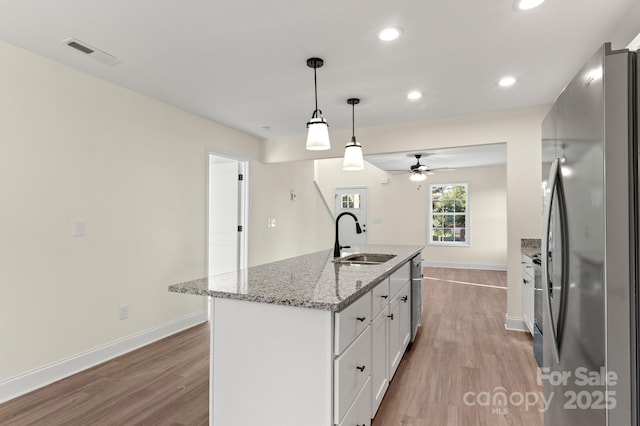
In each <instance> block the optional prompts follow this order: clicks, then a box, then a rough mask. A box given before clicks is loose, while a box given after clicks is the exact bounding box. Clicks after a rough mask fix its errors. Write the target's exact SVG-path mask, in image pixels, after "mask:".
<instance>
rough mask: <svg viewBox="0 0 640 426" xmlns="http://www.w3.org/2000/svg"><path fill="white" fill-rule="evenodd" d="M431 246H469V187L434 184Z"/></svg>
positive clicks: (463, 184) (431, 195)
mask: <svg viewBox="0 0 640 426" xmlns="http://www.w3.org/2000/svg"><path fill="white" fill-rule="evenodd" d="M430 187H431V191H430V198H431V203H430V204H431V211H430V213H431V214H430V215H429V217H430V219H429V222H430V227H429V228H430V232H431V237H430V238H429V244H433V245H438V244H441V245H461V246H468V245H469V221H468V219H469V185H468V184H466V183H457V184H443V183H437V184H432V185H431V186H430Z"/></svg>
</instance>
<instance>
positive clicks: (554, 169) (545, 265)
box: [542, 158, 560, 364]
mask: <svg viewBox="0 0 640 426" xmlns="http://www.w3.org/2000/svg"><path fill="white" fill-rule="evenodd" d="M559 168H560V159H558V158H556V159H555V160H554V161H553V164H552V165H551V172H550V173H549V180H548V181H547V182H548V188H549V192H548V193H547V194H545V203H544V215H543V227H544V229H543V233H542V237H543V238H542V288H543V291H544V292H545V296H544V297H543V299H544V305H545V308H546V311H547V319H548V320H549V327H548V328H549V331H547V329H546V328H545V330H544V331H545V334H546V333H549V334H550V335H551V340H552V341H553V345H552V346H553V348H552V353H553V355H554V358H555V362H556V364H559V363H560V351H559V349H558V336H557V330H556V326H555V323H554V321H553V312H552V311H551V287H550V285H549V284H550V279H549V232H550V222H551V213H552V202H553V196H554V193H555V191H556V185H557V183H558V182H557V180H558V172H559Z"/></svg>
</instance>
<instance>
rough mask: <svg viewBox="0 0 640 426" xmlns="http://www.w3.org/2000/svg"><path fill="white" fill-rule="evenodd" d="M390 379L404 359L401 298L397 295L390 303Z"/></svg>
mask: <svg viewBox="0 0 640 426" xmlns="http://www.w3.org/2000/svg"><path fill="white" fill-rule="evenodd" d="M387 318H389V320H390V321H389V380H391V379H393V375H394V374H395V372H396V369H397V368H398V365H399V364H400V360H401V359H402V346H401V345H400V300H399V299H398V298H397V297H396V298H394V299H393V300H392V301H391V303H390V304H389V315H388V316H387Z"/></svg>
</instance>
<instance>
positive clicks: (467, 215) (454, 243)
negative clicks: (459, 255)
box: [427, 182, 471, 247]
mask: <svg viewBox="0 0 640 426" xmlns="http://www.w3.org/2000/svg"><path fill="white" fill-rule="evenodd" d="M438 186H454V187H455V186H464V187H465V194H466V200H465V204H466V206H465V212H464V216H465V226H464V228H457V229H464V230H465V240H464V241H433V217H434V215H441V216H447V215H451V216H454V220H453V224H454V226H453V228H452V229H456V227H455V215H456V214H461V213H456V212H453V213H441V212H434V211H433V188H434V187H438ZM470 190H471V189H470V185H469V182H455V183H430V184H429V191H428V199H429V200H428V202H429V219H428V224H429V226H428V228H427V245H429V246H436V247H469V246H471V226H470V225H471V223H470V219H471V206H470V199H471V197H470V196H469V194H470Z"/></svg>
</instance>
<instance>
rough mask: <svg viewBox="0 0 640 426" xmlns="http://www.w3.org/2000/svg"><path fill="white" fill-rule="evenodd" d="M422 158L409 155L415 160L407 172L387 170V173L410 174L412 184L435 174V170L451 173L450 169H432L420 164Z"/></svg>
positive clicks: (417, 155)
mask: <svg viewBox="0 0 640 426" xmlns="http://www.w3.org/2000/svg"><path fill="white" fill-rule="evenodd" d="M422 156H423V154H409V157H415V158H416V164H412V165H411V166H410V167H409V170H389V172H391V173H392V174H402V173H410V174H411V175H410V176H409V179H410V180H412V181H414V182H420V181H423V180H425V179H426V178H427V175H433V174H435V171H437V170H442V171H451V170H453V169H451V168H442V169H432V168H431V167H429V166H427V165H426V164H422V163H420V159H421V158H422Z"/></svg>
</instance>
